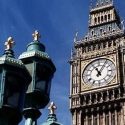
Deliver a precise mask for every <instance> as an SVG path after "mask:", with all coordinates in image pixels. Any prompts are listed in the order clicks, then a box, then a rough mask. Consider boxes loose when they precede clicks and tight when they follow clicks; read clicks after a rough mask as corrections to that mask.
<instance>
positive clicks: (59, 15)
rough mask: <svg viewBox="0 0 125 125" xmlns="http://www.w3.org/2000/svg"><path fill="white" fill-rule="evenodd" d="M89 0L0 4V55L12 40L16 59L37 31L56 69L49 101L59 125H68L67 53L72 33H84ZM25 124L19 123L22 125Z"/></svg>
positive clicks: (124, 4) (120, 3) (120, 2)
mask: <svg viewBox="0 0 125 125" xmlns="http://www.w3.org/2000/svg"><path fill="white" fill-rule="evenodd" d="M115 2H116V3H117V4H116V6H117V8H118V9H119V13H120V15H121V16H122V17H123V19H125V18H124V17H125V10H124V8H125V1H124V0H116V1H115ZM88 12H89V0H0V52H1V55H2V54H3V50H4V42H5V41H6V39H7V37H9V36H13V37H14V40H15V42H16V46H15V47H14V51H15V55H16V57H18V56H19V55H20V54H21V53H22V52H23V51H25V49H26V45H27V44H28V43H29V42H31V41H32V35H31V34H32V33H33V31H34V30H36V29H37V30H39V31H40V33H41V36H42V38H41V42H42V43H43V44H44V45H45V46H46V51H47V53H48V54H49V55H50V57H51V58H52V60H53V62H54V64H55V65H56V68H57V71H56V73H55V76H54V79H53V81H52V88H51V100H52V101H54V102H55V103H56V105H57V107H58V110H57V111H56V112H57V118H58V121H59V122H61V123H62V124H64V125H70V124H71V123H70V117H71V116H70V112H69V76H70V66H69V64H68V60H69V59H70V51H71V48H72V46H73V39H74V35H75V32H77V31H78V32H79V35H78V38H82V37H83V36H84V35H85V33H86V32H87V26H88ZM47 115H48V110H47V108H46V109H44V110H42V116H41V117H40V119H39V120H38V125H39V124H41V123H42V122H44V121H46V118H47ZM23 124H24V121H23V122H21V123H20V125H23Z"/></svg>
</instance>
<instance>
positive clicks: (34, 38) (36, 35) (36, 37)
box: [32, 30, 41, 41]
mask: <svg viewBox="0 0 125 125" xmlns="http://www.w3.org/2000/svg"><path fill="white" fill-rule="evenodd" d="M32 36H33V40H34V41H38V40H39V38H41V35H40V33H39V32H38V30H35V32H34V33H33V34H32Z"/></svg>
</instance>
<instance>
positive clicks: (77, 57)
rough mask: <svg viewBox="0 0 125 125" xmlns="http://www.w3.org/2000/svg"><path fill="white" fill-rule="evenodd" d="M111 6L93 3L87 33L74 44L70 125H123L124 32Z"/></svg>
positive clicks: (106, 1) (104, 0) (99, 0)
mask: <svg viewBox="0 0 125 125" xmlns="http://www.w3.org/2000/svg"><path fill="white" fill-rule="evenodd" d="M113 2H114V1H113V0H96V3H95V5H94V6H92V8H91V9H90V13H89V27H88V33H87V34H86V35H85V37H84V38H83V39H81V40H77V39H75V40H74V49H73V52H72V55H71V59H70V70H71V71H70V111H71V114H72V125H125V30H124V23H123V21H122V20H121V19H120V15H119V14H118V12H117V10H116V9H115V6H114V4H113ZM119 2H120V1H119Z"/></svg>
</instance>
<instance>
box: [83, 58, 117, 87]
mask: <svg viewBox="0 0 125 125" xmlns="http://www.w3.org/2000/svg"><path fill="white" fill-rule="evenodd" d="M115 75H116V67H115V64H114V63H113V62H112V61H110V60H109V59H105V58H102V59H97V60H95V61H92V62H91V63H90V64H88V65H87V66H86V68H85V70H84V71H83V74H82V78H83V81H84V82H85V83H86V84H88V85H89V86H93V87H99V86H105V85H107V84H108V83H109V82H110V81H111V80H112V79H113V78H114V76H115Z"/></svg>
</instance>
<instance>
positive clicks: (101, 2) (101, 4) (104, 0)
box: [96, 0, 113, 6]
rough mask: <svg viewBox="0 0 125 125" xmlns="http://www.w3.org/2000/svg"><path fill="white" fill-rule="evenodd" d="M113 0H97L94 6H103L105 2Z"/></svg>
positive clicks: (108, 2)
mask: <svg viewBox="0 0 125 125" xmlns="http://www.w3.org/2000/svg"><path fill="white" fill-rule="evenodd" d="M112 2H113V0H97V2H96V6H103V5H107V4H111V3H112Z"/></svg>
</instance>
